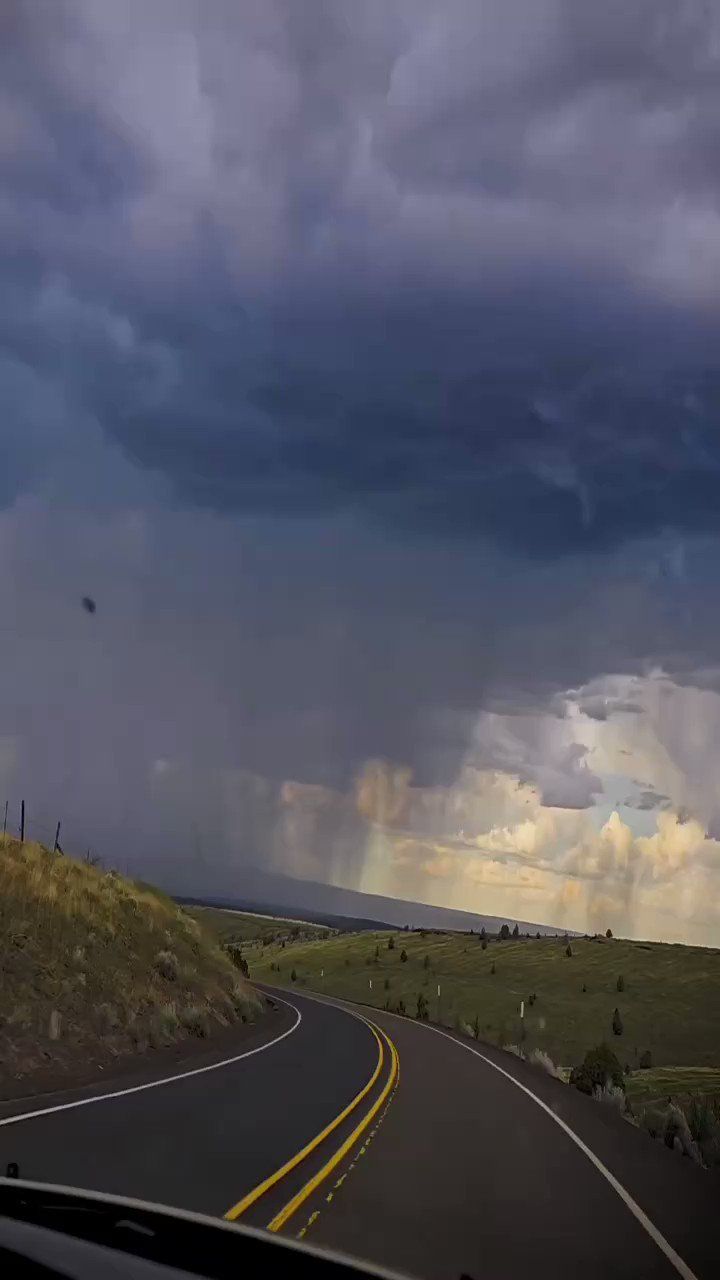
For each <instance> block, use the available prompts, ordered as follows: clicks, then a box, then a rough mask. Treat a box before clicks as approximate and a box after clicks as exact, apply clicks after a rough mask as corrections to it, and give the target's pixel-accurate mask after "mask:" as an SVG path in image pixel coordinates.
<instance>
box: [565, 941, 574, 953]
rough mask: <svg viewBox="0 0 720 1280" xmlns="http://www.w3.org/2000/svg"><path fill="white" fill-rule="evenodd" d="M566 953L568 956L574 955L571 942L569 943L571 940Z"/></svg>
mask: <svg viewBox="0 0 720 1280" xmlns="http://www.w3.org/2000/svg"><path fill="white" fill-rule="evenodd" d="M565 955H566V956H571V955H572V947H571V946H570V943H569V942H568V944H567V946H566V948H565Z"/></svg>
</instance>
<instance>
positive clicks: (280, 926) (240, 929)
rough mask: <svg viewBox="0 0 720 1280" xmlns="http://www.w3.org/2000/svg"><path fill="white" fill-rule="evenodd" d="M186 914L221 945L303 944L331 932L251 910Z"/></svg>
mask: <svg viewBox="0 0 720 1280" xmlns="http://www.w3.org/2000/svg"><path fill="white" fill-rule="evenodd" d="M185 910H186V911H187V913H188V915H191V916H192V917H193V919H194V920H197V921H198V923H199V924H200V925H202V926H203V927H204V928H207V929H211V930H212V932H213V933H214V934H215V935H216V937H217V938H219V939H220V941H221V942H233V943H238V944H239V943H243V942H251V941H257V942H262V943H263V944H268V943H272V942H275V941H278V942H279V941H280V940H281V939H282V938H285V939H286V940H288V941H293V942H297V941H303V942H307V941H309V940H312V939H315V938H326V937H328V935H329V934H330V933H332V932H334V930H331V929H330V928H329V927H328V926H327V925H324V924H310V923H309V922H305V921H302V920H287V919H285V918H284V917H282V916H269V915H268V916H260V915H254V914H253V912H251V911H227V910H223V908H222V907H186V908H185Z"/></svg>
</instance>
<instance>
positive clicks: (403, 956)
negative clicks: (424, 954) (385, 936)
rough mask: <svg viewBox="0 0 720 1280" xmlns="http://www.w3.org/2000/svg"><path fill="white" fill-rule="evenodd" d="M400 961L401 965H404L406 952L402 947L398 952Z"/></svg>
mask: <svg viewBox="0 0 720 1280" xmlns="http://www.w3.org/2000/svg"><path fill="white" fill-rule="evenodd" d="M400 960H401V962H402V964H405V962H406V960H407V951H406V950H405V948H404V947H403V949H402V951H401V952H400Z"/></svg>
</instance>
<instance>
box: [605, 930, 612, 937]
mask: <svg viewBox="0 0 720 1280" xmlns="http://www.w3.org/2000/svg"><path fill="white" fill-rule="evenodd" d="M612 936H613V934H612V929H606V930H605V937H606V938H612Z"/></svg>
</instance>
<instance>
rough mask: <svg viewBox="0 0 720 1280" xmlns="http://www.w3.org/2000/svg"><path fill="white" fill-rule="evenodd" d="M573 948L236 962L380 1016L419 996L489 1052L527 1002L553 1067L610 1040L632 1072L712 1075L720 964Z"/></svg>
mask: <svg viewBox="0 0 720 1280" xmlns="http://www.w3.org/2000/svg"><path fill="white" fill-rule="evenodd" d="M391 936H392V937H393V940H394V944H395V945H394V949H393V950H388V940H389V938H390V937H391ZM570 945H571V951H572V955H570V956H567V955H566V944H565V942H564V941H562V940H561V939H554V938H540V939H535V938H532V939H521V940H518V941H505V942H499V941H496V940H492V941H488V943H487V949H486V950H482V946H481V942H480V939H479V938H478V937H477V935H475V936H468V935H462V934H434V933H428V934H427V935H426V936H422V935H421V934H420V933H405V932H399V933H396V934H394V935H389V934H387V933H376V934H354V935H341V936H340V937H335V938H330V939H328V940H327V941H322V942H309V943H303V944H297V945H290V944H289V943H288V944H286V946H285V948H284V949H283V948H281V947H278V946H271V947H267V946H266V947H265V948H264V950H263V953H262V955H261V954H260V948H259V947H257V946H255V947H248V948H246V949H245V956H246V959H247V960H248V962H249V965H250V974H251V976H252V977H253V978H257V979H258V980H265V981H269V982H272V981H277V982H280V983H285V984H288V985H289V983H290V980H291V973H292V971H293V970H295V973H296V978H297V981H298V982H299V983H300V984H303V985H306V986H307V987H309V988H314V989H317V990H323V991H327V992H328V993H331V994H334V995H339V996H345V997H347V998H348V999H352V1000H360V1001H364V1002H366V1003H369V1004H373V1005H376V1006H377V1007H379V1008H382V1007H383V1006H384V1005H385V1004H386V1002H387V1003H388V1004H389V1007H390V1008H393V1009H395V1008H396V1007H397V1004H398V1001H400V1000H402V1001H403V1002H404V1004H405V1008H406V1010H407V1012H408V1013H410V1014H415V1012H416V1009H417V1000H418V995H419V994H422V995H424V997H425V999H426V1000H427V1001H428V1005H429V1014H430V1017H431V1019H433V1020H437V1018H438V1014H439V1016H440V1018H441V1020H442V1021H443V1022H444V1023H447V1024H449V1025H456V1026H461V1027H471V1026H472V1025H473V1023H474V1021H475V1019H476V1018H477V1021H478V1024H479V1033H480V1037H481V1038H482V1039H484V1040H489V1041H492V1042H494V1043H497V1044H508V1043H515V1044H517V1043H518V1042H519V1041H520V1038H521V1024H520V1017H519V1009H520V1001H521V1000H524V1001H525V1024H524V1029H525V1037H526V1039H525V1047H526V1048H527V1049H531V1048H541V1049H543V1050H545V1052H546V1053H549V1054H550V1056H551V1057H552V1058H553V1060H554V1061H555V1062H557V1063H559V1064H561V1065H571V1064H573V1063H576V1062H579V1061H581V1059H582V1057H583V1055H584V1053H585V1050H586V1049H587V1048H588V1047H590V1046H591V1045H594V1044H597V1043H598V1042H599V1041H601V1040H607V1041H608V1042H609V1043H611V1045H612V1048H613V1049H614V1050H615V1052H616V1053H617V1055H618V1057H619V1059H620V1061H621V1063H623V1064H628V1065H629V1066H630V1067H631V1068H633V1069H634V1068H636V1067H638V1066H639V1065H640V1059H641V1056H642V1055H643V1054H644V1053H645V1052H646V1051H649V1052H650V1053H651V1055H652V1065H653V1067H659V1066H664V1065H672V1066H695V1067H713V1066H720V952H718V951H712V950H709V949H705V948H701V947H683V946H670V945H667V944H663V943H645V942H629V941H623V940H620V939H615V938H612V939H606V938H598V939H588V940H586V939H584V938H574V939H572V941H571V944H570ZM403 950H404V951H405V952H406V955H407V960H406V961H403V960H402V953H403ZM376 951H377V956H376ZM321 969H322V970H324V976H323V977H321V976H320V973H321ZM493 969H494V972H493ZM618 978H621V985H624V990H622V991H618V989H617V988H618ZM370 982H372V988H371V987H370ZM438 984H439V985H440V989H441V997H440V1001H438V996H437V987H438ZM584 988H585V989H584ZM533 995H535V996H536V999H535V1001H534V1003H532V1004H531V1003H530V998H531V997H532V996H533ZM615 1008H618V1009H619V1011H620V1017H621V1020H622V1028H623V1029H622V1034H621V1035H619V1036H616V1035H614V1034H613V1028H612V1020H613V1012H614V1010H615Z"/></svg>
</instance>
